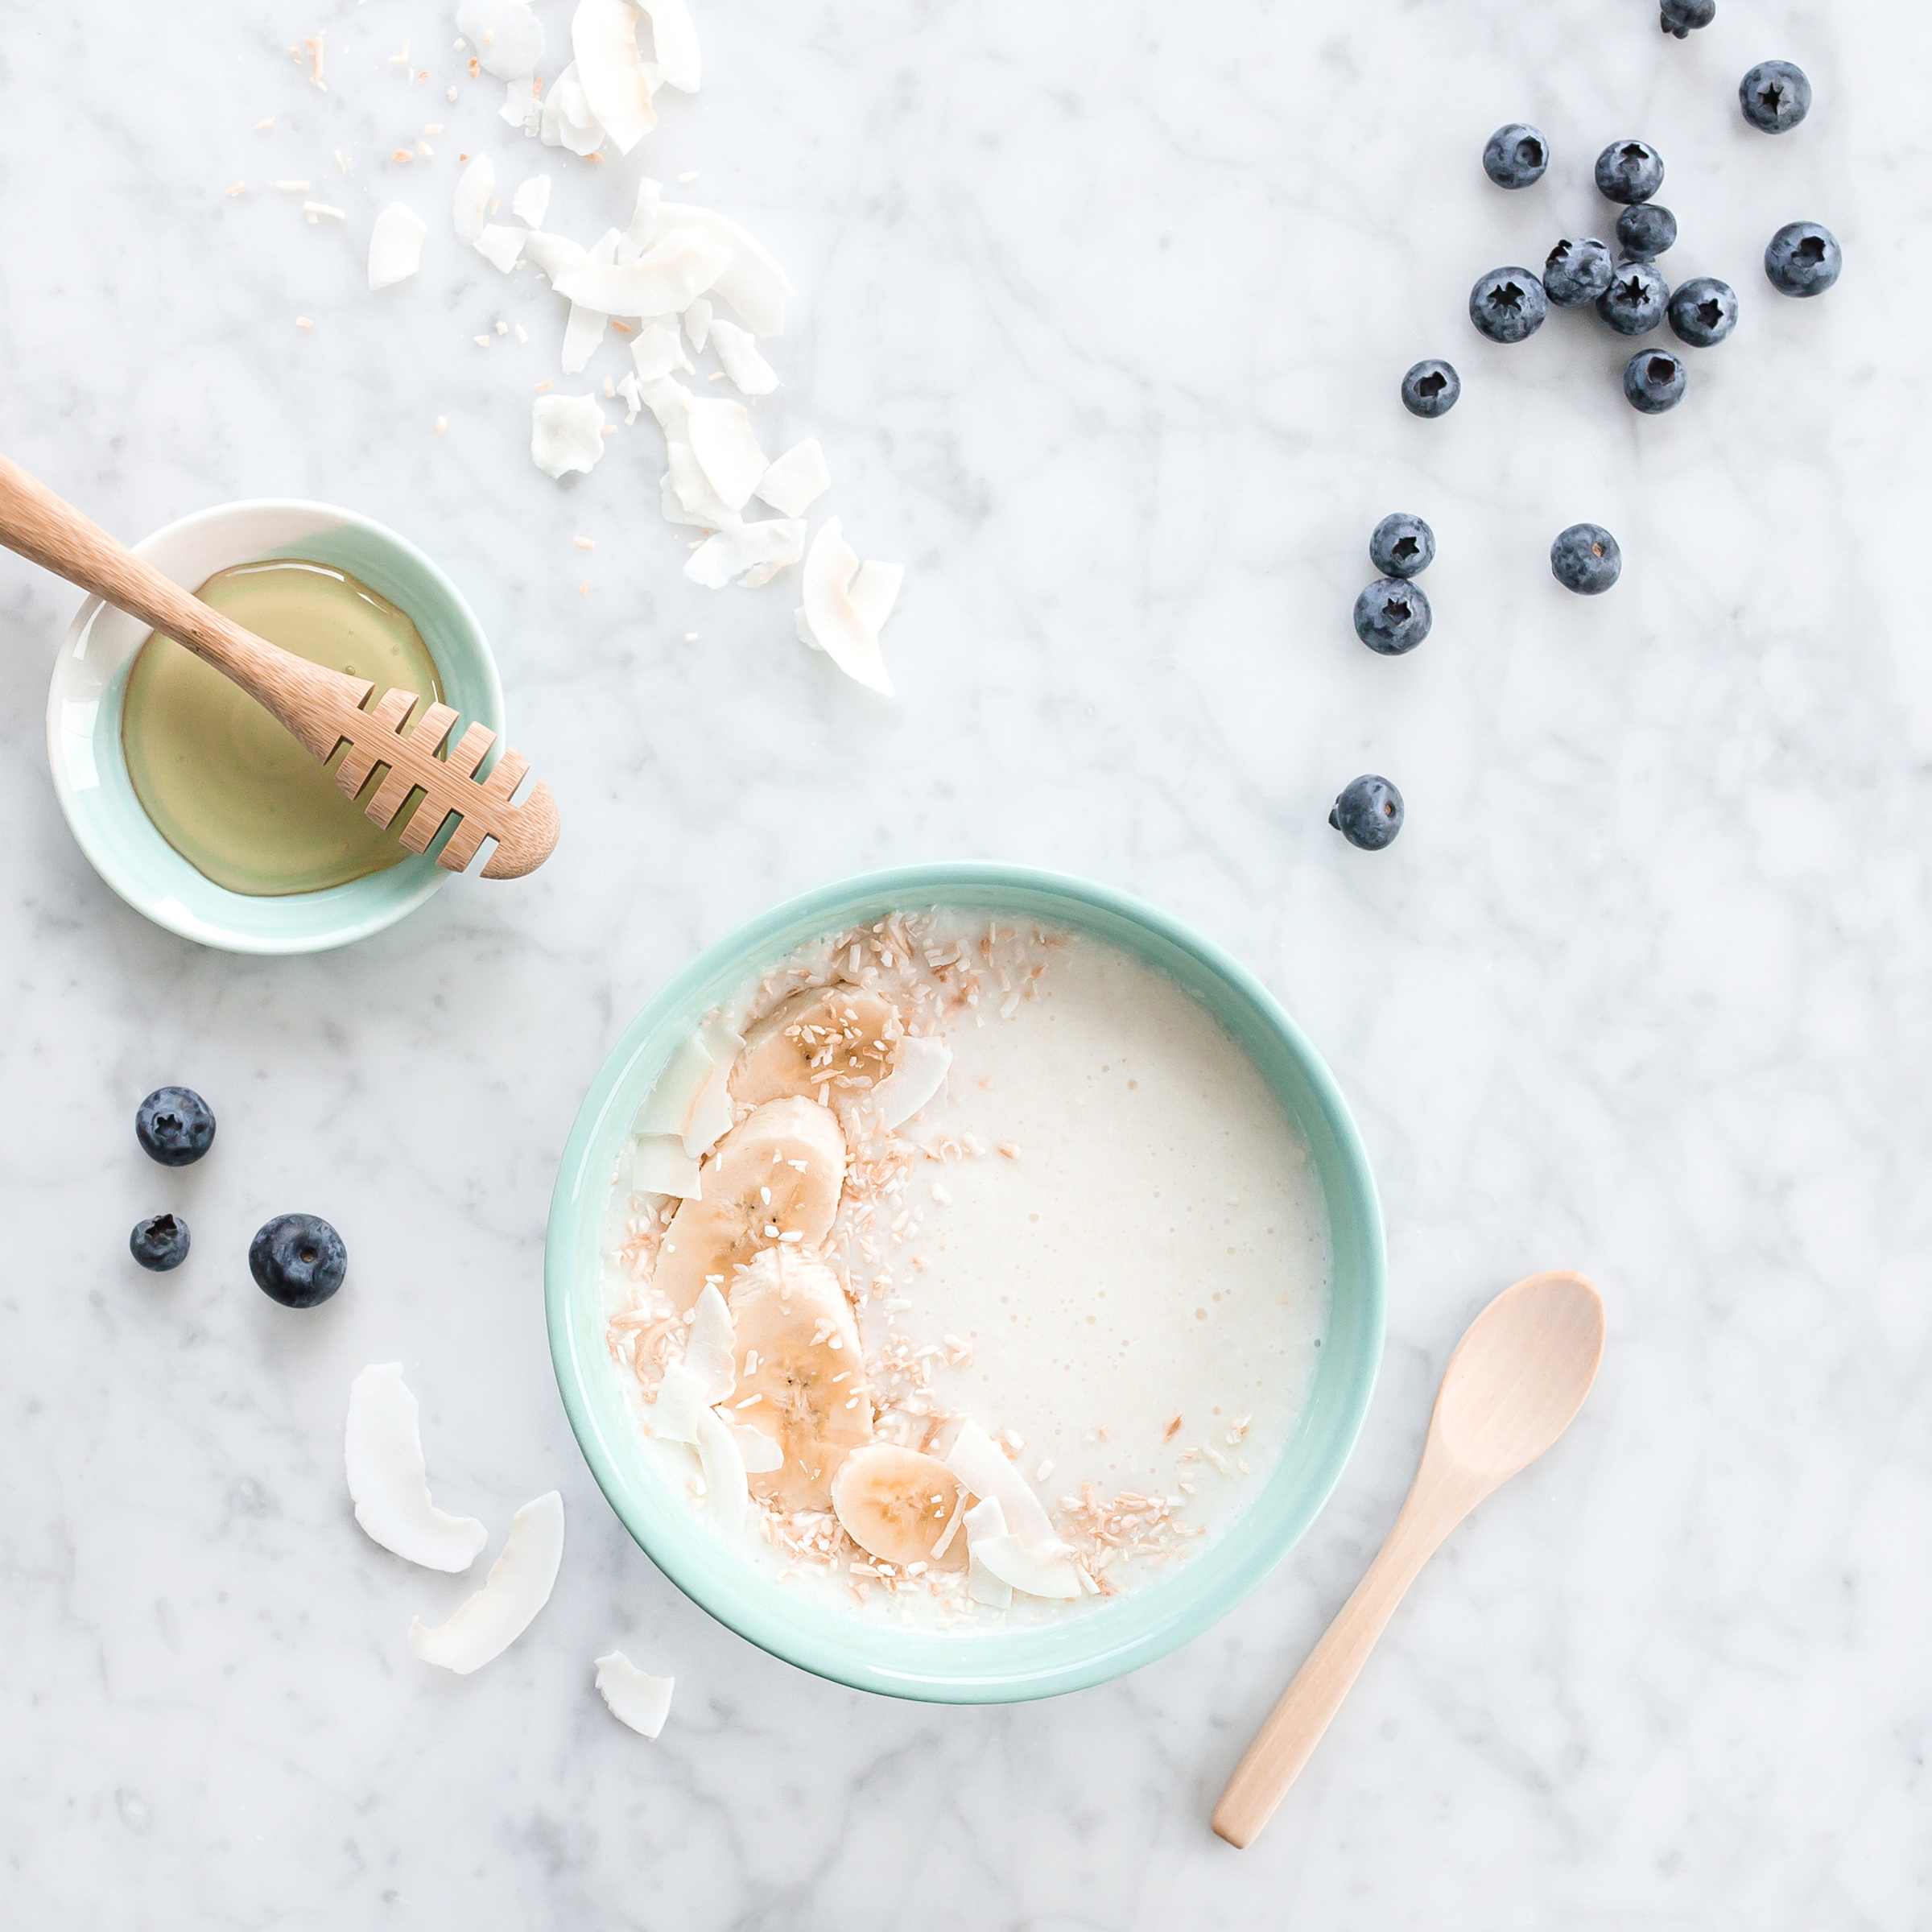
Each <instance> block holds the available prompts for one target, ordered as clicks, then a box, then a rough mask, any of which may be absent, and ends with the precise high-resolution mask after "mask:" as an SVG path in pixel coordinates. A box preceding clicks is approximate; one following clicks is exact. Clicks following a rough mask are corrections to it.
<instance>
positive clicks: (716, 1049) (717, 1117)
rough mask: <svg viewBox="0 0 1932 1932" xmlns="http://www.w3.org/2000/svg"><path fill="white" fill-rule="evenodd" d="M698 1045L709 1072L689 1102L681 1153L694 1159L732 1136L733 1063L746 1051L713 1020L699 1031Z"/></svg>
mask: <svg viewBox="0 0 1932 1932" xmlns="http://www.w3.org/2000/svg"><path fill="white" fill-rule="evenodd" d="M698 1045H699V1047H700V1049H701V1050H702V1051H704V1054H705V1055H707V1056H708V1058H709V1059H710V1061H711V1071H710V1072H709V1073H708V1074H707V1075H705V1076H704V1084H703V1085H702V1086H701V1087H700V1088H699V1089H698V1092H697V1096H696V1099H695V1100H693V1101H692V1102H691V1117H690V1119H689V1121H687V1123H686V1124H685V1128H684V1151H685V1152H686V1153H687V1154H690V1155H691V1156H692V1157H693V1158H696V1156H697V1155H699V1154H704V1153H706V1152H708V1150H710V1149H711V1148H712V1147H715V1146H716V1145H717V1143H718V1142H719V1141H720V1140H721V1139H722V1138H723V1137H725V1135H726V1134H728V1133H730V1132H731V1129H732V1125H733V1115H732V1110H731V1085H730V1082H731V1068H732V1063H733V1061H734V1060H736V1059H737V1057H738V1055H740V1054H741V1053H742V1052H743V1051H745V1042H744V1041H743V1040H742V1039H741V1038H739V1036H738V1035H737V1034H735V1033H733V1031H732V1030H731V1029H730V1028H729V1026H726V1025H725V1022H724V1021H722V1020H720V1019H717V1018H712V1019H708V1020H707V1021H706V1022H704V1025H703V1026H700V1028H699V1029H698Z"/></svg>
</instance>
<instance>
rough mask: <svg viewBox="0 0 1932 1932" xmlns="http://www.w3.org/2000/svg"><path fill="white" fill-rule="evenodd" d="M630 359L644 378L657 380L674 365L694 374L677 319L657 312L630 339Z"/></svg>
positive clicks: (686, 372) (644, 380)
mask: <svg viewBox="0 0 1932 1932" xmlns="http://www.w3.org/2000/svg"><path fill="white" fill-rule="evenodd" d="M630 359H631V361H632V362H633V363H634V364H635V365H636V367H637V374H638V381H639V382H657V381H658V380H659V379H660V378H663V377H665V376H668V375H669V374H671V372H672V371H673V370H674V369H682V370H683V372H684V373H685V374H687V375H688V374H691V364H690V363H689V362H688V361H687V360H686V359H685V355H684V351H683V349H682V348H681V347H680V346H679V341H678V325H677V323H676V321H675V319H674V318H672V317H671V316H653V317H652V318H651V319H650V320H649V321H647V322H644V323H642V324H639V326H638V332H637V334H636V336H634V337H633V339H632V341H631V345H630Z"/></svg>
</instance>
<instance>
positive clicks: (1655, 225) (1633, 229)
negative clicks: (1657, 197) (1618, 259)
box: [1616, 201, 1677, 262]
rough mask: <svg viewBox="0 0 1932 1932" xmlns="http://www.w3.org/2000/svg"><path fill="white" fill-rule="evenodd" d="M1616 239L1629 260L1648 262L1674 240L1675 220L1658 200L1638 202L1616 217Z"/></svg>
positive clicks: (1675, 236) (1675, 233)
mask: <svg viewBox="0 0 1932 1932" xmlns="http://www.w3.org/2000/svg"><path fill="white" fill-rule="evenodd" d="M1616 238H1617V240H1618V241H1619V242H1621V243H1622V244H1623V248H1624V254H1626V255H1628V256H1629V257H1630V258H1631V259H1632V260H1633V261H1637V262H1648V261H1649V260H1651V259H1652V258H1653V257H1655V256H1657V255H1661V254H1662V253H1663V252H1664V250H1666V249H1667V248H1669V247H1670V246H1671V244H1672V243H1673V242H1675V241H1676V239H1677V217H1676V216H1675V215H1674V214H1672V213H1671V212H1670V209H1669V208H1666V207H1665V206H1664V205H1663V204H1662V202H1661V201H1640V202H1638V203H1637V205H1636V207H1634V208H1625V209H1624V212H1623V213H1621V214H1620V215H1619V216H1618V217H1617V218H1616Z"/></svg>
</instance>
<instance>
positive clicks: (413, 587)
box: [47, 497, 503, 953]
mask: <svg viewBox="0 0 1932 1932" xmlns="http://www.w3.org/2000/svg"><path fill="white" fill-rule="evenodd" d="M134 551H135V554H136V555H138V556H141V557H143V558H145V559H147V562H149V563H150V564H153V565H154V566H155V568H156V569H157V570H159V571H161V572H163V573H164V574H166V575H167V576H170V577H172V578H173V579H174V580H175V582H176V583H177V584H185V585H186V586H187V587H188V588H189V589H190V590H192V589H194V588H196V586H197V585H199V584H205V583H206V582H207V581H208V579H209V578H210V577H212V576H213V575H214V574H215V572H217V571H218V570H226V569H227V568H229V567H230V566H231V565H233V564H252V563H258V562H261V561H262V560H263V559H268V558H274V557H299V558H303V559H307V560H308V562H310V563H314V564H334V565H335V566H336V568H338V569H341V570H345V571H347V572H349V575H350V576H354V577H359V578H360V579H361V580H362V582H364V583H365V584H367V585H368V586H369V588H370V589H371V590H374V591H376V592H379V593H380V594H381V595H382V596H383V597H386V598H388V599H389V601H390V603H392V604H394V605H396V606H397V607H398V609H402V610H404V611H407V613H409V616H410V617H411V619H412V620H413V621H414V622H415V626H416V629H417V630H418V632H419V634H421V637H422V639H423V642H424V644H425V645H427V646H428V648H429V654H430V655H431V657H432V658H435V659H436V669H437V671H438V672H439V674H440V676H441V678H442V680H443V695H444V700H445V702H446V703H448V704H452V705H453V706H454V707H455V708H456V711H457V712H459V713H460V716H459V718H458V720H457V722H456V727H455V729H453V730H452V733H451V734H450V737H451V741H452V742H454V741H455V740H456V738H458V737H460V736H461V735H462V733H463V731H464V729H465V727H466V726H467V725H469V724H470V723H472V722H478V723H481V724H484V725H488V726H489V729H491V730H492V731H493V732H494V733H496V734H497V739H498V741H499V742H500V741H501V740H502V736H503V687H502V684H501V683H499V682H498V680H497V667H496V661H495V659H494V658H492V657H491V655H490V653H489V641H488V640H487V639H486V638H485V637H484V635H483V630H482V626H481V625H479V624H478V623H477V620H476V617H475V614H474V613H473V612H472V611H471V609H470V608H469V605H467V604H466V603H464V601H463V597H462V593H461V592H459V591H458V590H457V588H456V585H455V584H452V583H451V582H450V580H449V579H448V577H446V576H444V574H443V572H441V571H440V570H439V569H437V568H436V565H435V564H432V563H431V562H430V560H429V559H428V558H427V557H426V556H424V555H423V553H422V551H419V550H418V549H417V548H416V547H415V545H414V544H413V543H407V542H406V541H405V540H404V539H403V538H401V537H399V536H398V535H396V534H395V532H394V530H386V529H384V528H383V526H382V525H381V524H380V523H376V522H371V521H370V520H369V518H367V517H359V516H357V514H355V513H354V512H353V510H336V509H332V507H331V506H329V505H328V504H326V503H303V502H295V501H293V500H291V499H286V498H279V497H263V498H258V499H255V500H254V501H252V502H243V503H224V504H221V505H218V506H217V507H215V508H214V509H213V510H199V511H197V512H196V514H194V515H193V516H191V517H184V518H182V519H181V520H180V522H178V523H171V524H169V525H168V526H167V528H166V529H165V530H156V531H155V534H154V535H152V536H151V537H149V538H147V539H145V540H144V541H142V542H141V543H137V544H136V545H135V546H134ZM147 636H148V627H147V625H145V624H143V623H142V622H141V621H140V620H139V619H138V617H129V616H127V615H126V613H124V612H122V611H118V610H116V609H113V608H112V607H111V606H110V605H105V604H103V603H102V602H101V600H100V599H99V598H98V597H89V599H88V601H86V602H85V604H83V605H81V609H80V611H79V613H77V614H76V617H75V618H74V621H73V623H72V625H71V626H70V627H69V629H68V634H67V635H66V637H65V638H63V639H62V640H61V644H60V655H59V657H58V658H56V660H55V664H54V681H53V687H52V690H51V691H49V692H48V694H47V762H48V763H49V764H50V765H51V766H52V768H53V774H54V790H55V792H56V795H58V796H59V798H60V809H61V811H63V812H64V813H65V814H66V816H67V822H68V826H69V827H70V828H71V829H72V832H73V835H74V837H75V839H76V840H77V841H78V842H79V844H80V847H81V850H82V851H83V852H85V853H86V855H87V857H88V860H89V863H90V864H91V865H93V869H95V871H96V872H97V873H100V875H101V877H102V878H103V879H105V881H107V883H108V884H109V886H112V887H113V888H114V890H115V891H116V892H118V894H120V895H121V897H122V898H124V899H125V900H126V902H128V904H129V905H130V906H133V907H134V910H135V911H137V912H138V913H141V914H144V915H145V916H146V917H147V918H148V919H152V920H153V921H154V922H155V924H156V925H157V926H165V927H167V929H168V930H169V931H171V932H178V933H180V935H181V936H182V937H183V938H184V939H194V940H196V941H198V942H199V943H200V944H202V945H204V946H216V947H221V948H222V949H223V950H224V951H225V952H256V953H289V952H324V951H326V950H327V949H328V947H332V946H345V945H347V944H349V942H350V941H352V940H354V939H365V938H367V937H368V935H369V934H370V933H372V932H380V931H382V928H383V927H386V926H393V925H394V923H396V921H397V920H398V919H401V918H402V917H403V915H404V914H406V913H410V912H413V911H415V909H416V907H417V906H420V905H421V904H422V903H423V901H424V900H425V899H427V898H428V897H429V896H430V894H431V893H433V892H435V891H436V890H438V889H439V888H440V886H443V885H444V883H445V882H446V881H448V879H449V878H450V877H452V875H451V874H450V873H447V872H444V871H443V870H442V869H440V867H439V866H438V865H437V864H436V856H435V855H436V852H437V851H438V850H439V849H440V847H439V846H436V845H432V846H431V848H430V850H429V851H428V852H425V853H423V854H420V855H418V854H415V853H411V855H410V857H407V858H406V859H405V860H404V861H403V863H402V864H401V865H392V866H390V868H388V869H387V870H386V871H383V872H378V873H370V874H369V876H368V877H365V878H361V879H353V880H351V881H349V883H348V884H347V885H345V886H330V887H328V890H325V891H322V892H302V893H291V894H286V895H283V896H282V897H279V898H255V897H254V896H252V895H250V894H246V893H239V892H230V891H229V890H227V888H226V887H225V886H217V884H216V883H215V882H214V881H213V880H212V879H210V878H208V877H205V876H204V874H202V873H200V872H197V871H196V869H195V868H194V867H193V866H192V865H190V864H189V863H188V861H187V860H186V859H184V858H183V857H182V856H181V855H180V852H176V851H175V848H174V847H173V846H171V845H170V844H168V842H167V840H165V839H164V838H163V837H162V836H161V834H160V833H159V832H157V831H156V830H155V826H154V824H153V821H152V820H151V819H149V817H148V815H147V813H146V812H145V811H142V808H141V802H140V800H139V799H138V798H136V797H135V795H134V786H133V784H132V783H131V782H130V780H129V778H128V775H127V764H126V760H125V758H123V757H122V749H121V702H122V695H123V693H124V692H125V691H126V685H127V674H128V672H129V671H130V668H131V667H132V666H133V663H134V654H135V653H136V652H137V651H138V650H140V648H141V646H142V644H143V643H145V642H147ZM489 762H490V761H488V760H486V761H485V766H484V769H485V770H488V767H489Z"/></svg>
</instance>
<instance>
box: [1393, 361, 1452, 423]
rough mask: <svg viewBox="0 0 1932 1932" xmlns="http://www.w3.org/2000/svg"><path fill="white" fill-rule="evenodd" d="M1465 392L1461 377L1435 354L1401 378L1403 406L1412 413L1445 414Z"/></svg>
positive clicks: (1423, 414) (1413, 414) (1414, 414)
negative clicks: (1436, 357) (1435, 356)
mask: <svg viewBox="0 0 1932 1932" xmlns="http://www.w3.org/2000/svg"><path fill="white" fill-rule="evenodd" d="M1462 393H1463V379H1462V378H1461V377H1460V376H1459V375H1458V374H1456V373H1455V370H1454V369H1452V368H1451V366H1450V365H1448V364H1447V362H1443V361H1437V360H1436V359H1435V358H1434V357H1431V358H1430V360H1429V361H1426V362H1418V363H1417V364H1416V365H1415V366H1414V368H1413V369H1410V372H1409V373H1408V374H1407V375H1406V376H1404V377H1403V378H1402V407H1403V408H1404V409H1406V410H1407V411H1408V412H1409V413H1410V415H1412V416H1446V415H1448V413H1449V412H1450V411H1451V410H1452V409H1454V408H1455V399H1456V398H1457V397H1458V396H1459V395H1460V394H1462Z"/></svg>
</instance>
